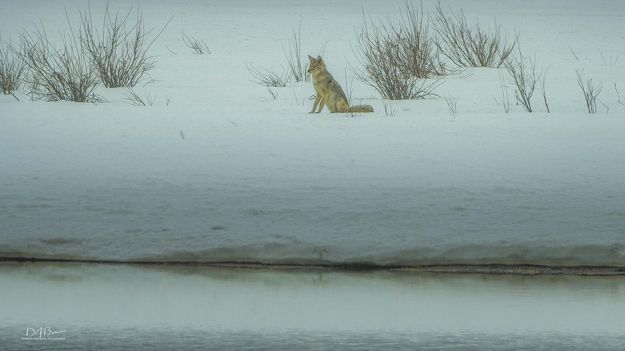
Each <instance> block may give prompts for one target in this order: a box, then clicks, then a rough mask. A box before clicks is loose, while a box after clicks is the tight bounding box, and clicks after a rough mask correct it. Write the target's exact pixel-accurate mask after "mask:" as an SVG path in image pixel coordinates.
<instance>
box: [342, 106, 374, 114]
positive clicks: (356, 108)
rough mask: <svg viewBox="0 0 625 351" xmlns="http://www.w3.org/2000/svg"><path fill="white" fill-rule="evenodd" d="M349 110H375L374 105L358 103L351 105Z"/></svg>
mask: <svg viewBox="0 0 625 351" xmlns="http://www.w3.org/2000/svg"><path fill="white" fill-rule="evenodd" d="M347 112H373V106H371V105H356V106H350V107H349V108H348V109H347Z"/></svg>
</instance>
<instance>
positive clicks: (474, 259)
mask: <svg viewBox="0 0 625 351" xmlns="http://www.w3.org/2000/svg"><path fill="white" fill-rule="evenodd" d="M435 3H436V2H430V1H426V2H425V3H424V8H425V9H426V10H431V9H432V8H433V6H435ZM133 4H134V3H133ZM91 5H92V11H93V12H94V13H97V12H98V11H101V10H102V8H103V6H104V4H97V5H96V4H91ZM443 5H444V6H447V5H449V6H452V7H453V8H456V9H457V8H459V6H462V8H463V10H464V12H465V15H466V16H467V19H469V20H473V19H475V18H476V17H478V18H479V20H480V23H481V24H483V25H487V24H490V23H492V21H493V18H496V20H497V23H498V24H500V25H502V27H503V28H504V29H506V30H508V31H509V32H510V33H514V32H515V31H516V32H518V33H519V35H520V40H521V45H522V49H523V51H524V52H525V53H528V54H533V53H535V54H536V59H537V64H538V66H539V67H540V68H547V67H549V71H548V75H547V94H548V97H549V99H550V106H551V109H552V112H553V113H551V114H547V113H545V109H544V107H543V105H542V101H541V97H540V96H538V95H539V94H540V93H539V92H538V93H537V96H536V97H535V99H534V105H535V107H536V110H537V112H536V113H532V114H529V113H525V112H523V110H522V108H521V107H520V106H515V105H514V103H513V104H512V111H511V113H509V114H506V113H504V111H503V107H502V106H501V105H500V104H499V103H498V102H497V101H496V100H497V99H500V98H501V87H500V83H499V71H498V70H496V69H468V70H466V71H464V72H462V73H461V74H459V75H452V76H449V77H447V78H445V79H444V81H443V84H442V85H441V86H440V87H439V88H438V90H437V93H438V94H439V95H440V97H437V98H431V99H427V100H419V101H400V102H391V105H392V106H393V108H394V109H395V110H396V114H395V116H392V117H391V116H385V114H384V109H383V102H382V100H381V98H380V97H379V95H378V94H377V93H376V92H375V91H374V90H373V89H372V88H371V87H368V86H366V85H364V83H362V82H360V81H359V80H357V79H353V78H354V73H353V70H352V69H351V68H350V67H351V66H354V67H358V63H357V60H356V59H355V57H354V52H353V50H352V47H353V45H354V40H355V38H356V31H355V28H357V27H358V26H359V25H360V24H361V23H362V9H364V11H365V12H366V13H367V15H371V16H372V17H373V18H378V17H380V16H385V15H392V16H394V15H397V13H398V9H399V8H400V7H401V6H403V2H400V1H395V2H392V3H390V4H389V3H388V2H379V1H364V2H361V1H341V2H338V3H336V2H333V1H316V2H304V1H299V2H293V1H272V2H268V3H262V5H261V3H259V2H255V1H251V0H240V1H213V2H210V3H206V2H202V1H194V0H189V1H181V2H176V3H171V2H164V1H150V2H141V3H140V8H141V10H142V11H143V13H144V16H145V18H146V21H147V22H148V24H149V25H151V26H153V27H158V26H161V25H163V24H164V23H166V22H167V20H168V19H169V18H170V16H173V20H172V22H171V24H170V25H169V27H168V28H167V29H166V31H165V32H164V33H163V35H162V36H161V37H160V38H159V39H158V40H157V41H156V43H155V44H154V47H153V53H154V54H155V55H156V60H157V64H156V67H155V69H154V70H153V71H151V72H150V77H151V79H152V80H153V81H151V82H148V81H146V82H145V84H141V85H140V86H139V87H137V88H136V89H135V90H136V91H137V92H138V93H139V94H141V95H142V96H145V95H148V94H149V95H150V96H153V97H154V99H155V100H154V104H153V105H152V106H132V105H130V104H128V103H127V101H125V99H124V91H123V89H105V88H100V89H99V90H98V93H99V94H100V95H102V96H103V97H105V98H106V99H107V102H106V103H100V104H79V103H71V102H56V103H49V102H41V101H37V102H32V101H29V98H28V96H27V95H25V94H18V97H19V98H20V99H21V102H17V101H15V100H14V99H13V97H11V96H0V125H1V126H2V127H1V128H0V150H1V151H0V209H1V211H0V254H1V256H26V257H39V258H42V257H52V258H87V259H103V260H159V261H160V260H176V261H180V260H182V261H215V260H217V261H221V260H227V261H263V262H269V263H271V262H311V261H313V262H317V261H323V262H369V263H379V264H433V263H507V264H515V263H533V264H557V265H615V266H623V265H625V138H624V131H625V107H624V106H622V105H619V104H618V103H617V102H616V99H617V96H616V93H615V91H614V89H613V84H616V85H617V86H618V87H621V91H622V92H623V95H625V75H624V74H623V73H625V58H623V59H621V60H617V59H618V58H620V57H621V56H622V55H624V54H625V51H624V50H623V49H622V48H623V43H624V41H625V37H624V36H623V33H622V28H623V27H622V26H623V25H622V24H623V23H624V22H623V21H624V19H625V18H624V17H625V3H622V2H620V1H616V0H612V1H607V0H606V1H600V2H589V1H573V2H571V1H532V2H505V3H503V2H498V1H462V2H457V1H456V2H445V3H443ZM130 6H131V5H130V3H127V2H123V1H113V2H111V8H113V9H117V8H119V9H121V10H125V9H128V8H129V7H130ZM86 8H87V2H83V1H77V0H63V1H62V2H55V3H54V4H51V3H50V2H46V1H28V2H11V3H3V4H2V5H0V33H2V36H3V38H12V39H14V40H15V39H16V38H17V37H18V34H19V31H20V30H22V29H24V28H25V29H29V28H32V23H36V22H38V21H39V20H40V19H41V21H42V22H43V23H44V25H45V26H46V28H47V29H48V31H49V33H50V34H51V35H52V34H53V33H58V31H59V30H60V29H61V28H63V27H64V26H65V22H64V21H65V14H64V10H65V9H67V11H68V13H69V15H70V17H72V16H74V17H75V15H76V12H77V11H78V10H84V9H86ZM74 17H72V18H74ZM300 20H301V24H302V36H303V47H304V51H305V53H311V54H317V53H318V52H319V51H321V49H322V48H323V47H325V51H324V57H325V60H326V62H327V64H328V69H329V70H330V72H331V73H333V74H334V76H335V78H336V79H337V80H339V82H341V84H342V85H343V87H344V88H346V87H348V86H349V85H350V84H352V95H353V96H354V102H355V103H357V104H360V103H367V104H371V105H373V106H374V108H375V110H376V112H374V113H372V114H366V115H365V114H363V115H358V116H355V117H349V116H344V115H335V114H329V113H328V112H327V110H326V111H324V112H323V113H322V114H319V115H311V114H308V111H309V110H310V108H311V106H312V101H311V100H310V99H309V98H310V96H311V95H312V94H313V88H312V84H311V83H291V84H290V85H289V86H288V87H286V88H272V89H273V90H274V92H276V93H277V98H276V99H275V100H274V98H273V97H272V96H271V95H270V94H269V92H268V91H267V89H266V88H265V87H262V86H260V85H257V84H254V83H253V82H252V79H251V76H250V74H249V72H248V70H247V68H246V65H248V64H253V65H255V66H265V67H273V68H274V69H279V68H280V67H281V66H286V60H285V59H284V54H283V48H286V47H288V39H289V38H290V36H291V33H292V32H291V31H292V30H293V29H294V28H296V27H297V25H298V23H299V22H300ZM182 31H184V33H186V34H191V35H193V36H194V37H196V38H199V39H203V40H204V41H206V43H207V44H208V46H209V47H210V49H211V51H212V52H213V54H211V55H204V56H200V55H193V54H192V53H191V52H190V49H188V48H186V47H185V46H184V43H183V42H182V39H181V32H182ZM571 51H573V52H575V54H576V55H577V57H578V59H575V57H573V54H572V53H571ZM602 55H603V57H602ZM604 58H608V59H607V61H606V62H604ZM578 69H584V74H585V76H586V77H589V78H590V77H592V78H593V79H594V81H595V82H602V83H603V85H604V89H603V93H602V94H601V96H600V99H601V101H602V102H603V103H602V104H600V106H599V113H598V114H596V115H588V114H587V113H586V112H585V104H584V102H583V100H582V97H581V93H580V91H579V88H578V87H577V85H576V81H575V79H576V77H575V71H576V70H578ZM502 73H503V72H502ZM510 94H511V98H512V94H513V92H512V89H511V88H510ZM445 97H453V98H456V99H457V101H458V112H457V114H455V115H450V114H449V111H448V108H447V105H446V103H445ZM605 106H607V108H606V107H605Z"/></svg>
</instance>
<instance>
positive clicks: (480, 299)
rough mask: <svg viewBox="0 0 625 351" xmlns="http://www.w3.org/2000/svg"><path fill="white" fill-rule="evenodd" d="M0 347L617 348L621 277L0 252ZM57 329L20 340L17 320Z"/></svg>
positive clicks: (621, 339)
mask: <svg viewBox="0 0 625 351" xmlns="http://www.w3.org/2000/svg"><path fill="white" fill-rule="evenodd" d="M0 291H1V292H2V298H0V314H1V318H0V345H1V347H0V349H2V350H5V349H7V350H94V349H96V350H97V349H101V350H139V349H141V350H144V349H147V350H150V349H151V350H377V349H380V350H415V349H434V350H518V349H527V350H622V345H624V344H625V314H624V313H623V311H625V277H622V276H617V277H575V276H500V275H452V274H438V275H437V274H415V273H406V272H401V273H394V272H376V273H364V272H336V271H323V272H321V271H271V270H252V269H217V268H207V267H190V266H149V267H140V266H124V265H93V264H91V265H90V264H54V265H50V264H48V265H46V264H26V263H22V264H17V263H5V264H0ZM42 327H47V328H51V329H53V330H56V331H59V330H61V331H65V333H63V336H64V337H65V340H21V338H22V337H23V336H24V335H25V333H26V332H27V330H28V328H31V329H37V328H42Z"/></svg>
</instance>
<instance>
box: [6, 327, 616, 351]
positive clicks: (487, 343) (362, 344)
mask: <svg viewBox="0 0 625 351" xmlns="http://www.w3.org/2000/svg"><path fill="white" fill-rule="evenodd" d="M3 331H4V333H1V334H0V342H2V344H3V345H5V346H7V345H10V347H11V350H15V351H21V350H40V351H48V350H49V351H53V350H66V351H74V350H76V351H79V350H81V351H82V350H85V349H90V350H110V351H117V350H224V351H226V350H228V351H229V350H241V351H243V350H250V351H251V350H255V351H256V350H261V351H265V350H266V351H277V350H316V351H322V350H327V351H331V350H348V351H364V350H406V351H409V350H410V351H413V350H467V351H468V350H476V351H477V350H486V351H491V350H492V351H494V350H510V351H512V350H545V351H547V350H549V351H574V350H580V351H581V350H597V351H603V350H605V351H607V350H622V349H623V345H624V344H625V336H614V335H601V334H597V335H574V334H533V335H527V334H520V335H489V334H445V333H440V334H434V333H433V334H420V333H415V334H408V335H406V334H383V333H380V334H376V332H368V333H332V332H327V333H319V332H302V331H293V332H282V333H258V332H219V331H205V330H167V329H162V330H161V329H113V330H111V329H109V330H104V331H102V330H97V329H84V328H83V329H82V330H81V332H80V334H79V335H75V336H73V337H72V338H71V339H70V340H63V341H51V340H48V341H45V340H42V341H16V338H15V337H14V336H13V337H12V336H11V335H7V332H8V331H14V332H16V331H15V330H12V329H6V328H3ZM14 334H15V333H13V335H14Z"/></svg>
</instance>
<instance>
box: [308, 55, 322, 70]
mask: <svg viewBox="0 0 625 351" xmlns="http://www.w3.org/2000/svg"><path fill="white" fill-rule="evenodd" d="M308 59H309V60H310V64H309V65H308V73H314V72H319V71H323V70H324V69H325V68H326V64H325V63H323V59H322V58H321V56H317V58H314V57H312V56H310V55H308Z"/></svg>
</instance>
